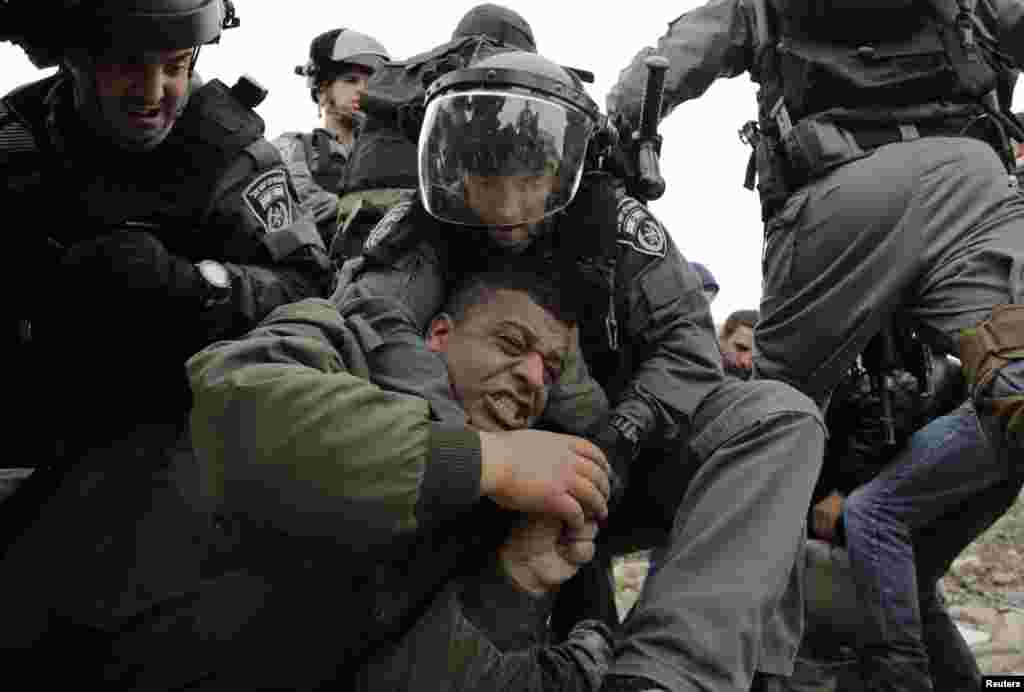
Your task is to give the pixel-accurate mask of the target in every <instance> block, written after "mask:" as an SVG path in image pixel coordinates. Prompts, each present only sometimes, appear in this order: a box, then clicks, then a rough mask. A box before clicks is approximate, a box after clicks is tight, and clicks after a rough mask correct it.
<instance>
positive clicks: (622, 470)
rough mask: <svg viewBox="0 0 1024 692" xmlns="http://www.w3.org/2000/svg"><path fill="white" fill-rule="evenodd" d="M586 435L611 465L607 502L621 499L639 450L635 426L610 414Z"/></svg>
mask: <svg viewBox="0 0 1024 692" xmlns="http://www.w3.org/2000/svg"><path fill="white" fill-rule="evenodd" d="M586 437H587V439H589V440H590V441H591V442H593V443H594V444H595V445H597V446H598V447H599V448H600V449H601V451H602V452H604V456H605V458H606V459H608V464H609V466H610V467H611V472H610V473H609V474H608V480H609V482H610V483H611V487H612V491H611V498H610V503H609V504H614V503H616V502H618V501H619V500H621V499H622V495H623V494H624V493H625V491H626V485H627V484H628V483H629V467H630V466H632V465H633V461H634V460H635V459H636V457H637V454H639V452H640V445H639V442H638V440H637V432H636V427H635V426H634V425H633V424H632V423H631V422H630V421H629V420H628V419H626V418H625V417H623V416H620V415H616V414H612V415H610V416H608V417H607V418H606V419H604V420H603V421H600V422H598V423H597V424H596V425H595V426H594V427H593V428H592V429H591V431H590V432H588V433H587V435H586Z"/></svg>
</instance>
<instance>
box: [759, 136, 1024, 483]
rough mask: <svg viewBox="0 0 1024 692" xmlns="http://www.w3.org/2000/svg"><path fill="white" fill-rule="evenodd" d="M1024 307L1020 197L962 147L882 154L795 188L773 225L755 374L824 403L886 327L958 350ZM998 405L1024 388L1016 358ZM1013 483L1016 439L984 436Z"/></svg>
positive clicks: (910, 146) (967, 144) (901, 147)
mask: <svg viewBox="0 0 1024 692" xmlns="http://www.w3.org/2000/svg"><path fill="white" fill-rule="evenodd" d="M1022 296H1024V197H1022V196H1021V195H1020V194H1019V193H1018V192H1017V191H1015V190H1014V189H1013V188H1012V187H1010V184H1009V178H1008V175H1007V173H1006V170H1005V168H1004V167H1003V166H1002V164H1001V163H1000V161H999V160H998V157H997V156H996V154H995V152H994V151H993V149H992V148H991V147H990V146H989V145H987V144H985V143H983V142H980V141H978V140H974V139H969V138H959V137H934V138H923V139H918V140H914V141H909V142H899V143H895V144H890V145H887V146H883V147H880V148H878V149H876V150H875V151H874V152H872V153H871V154H869V155H868V156H866V157H864V158H862V159H858V160H856V161H853V162H850V163H847V164H845V165H843V166H841V167H839V168H837V169H836V170H834V171H833V172H831V173H830V174H829V175H827V176H825V177H823V178H821V179H818V180H815V181H813V182H811V183H810V184H808V185H806V186H804V187H803V188H801V189H799V190H797V191H796V192H795V193H793V194H792V195H791V197H790V198H789V200H787V203H786V205H785V206H784V208H783V209H782V210H781V211H780V212H779V213H777V214H776V215H775V216H774V217H773V218H771V219H769V221H768V223H767V224H766V227H765V252H764V292H763V296H762V303H761V315H762V319H761V322H760V323H759V324H758V327H757V329H756V333H755V358H754V363H755V373H756V376H758V377H762V378H773V379H781V380H783V381H786V382H789V383H791V384H793V385H795V386H797V387H798V388H800V389H801V390H803V391H804V392H806V393H807V394H809V395H810V396H812V397H814V398H815V399H817V400H818V401H819V403H822V402H825V401H827V398H828V395H829V392H830V390H831V388H832V387H833V386H834V385H835V383H836V382H837V381H838V380H839V378H840V376H841V373H843V372H844V371H845V370H846V369H847V368H848V367H849V366H850V365H851V364H852V362H853V361H854V359H855V358H856V357H857V355H858V354H859V353H860V352H861V351H862V350H863V348H864V346H865V344H866V343H867V341H868V340H869V339H870V338H871V337H872V335H874V334H875V333H876V332H877V331H878V330H879V328H880V326H881V325H882V324H883V321H884V320H885V319H887V318H888V317H889V316H891V315H893V314H894V313H895V314H898V315H899V316H900V317H901V318H906V319H909V320H911V321H912V323H913V324H914V325H915V327H916V328H918V329H919V330H920V333H921V335H922V336H923V338H924V339H925V340H926V341H929V342H930V343H931V344H932V345H934V346H936V347H937V348H939V349H942V350H947V351H950V352H953V353H956V352H957V350H958V338H959V333H960V331H961V330H962V329H964V328H967V327H971V326H974V325H976V324H977V323H979V322H981V321H982V320H984V319H986V318H987V317H988V316H989V314H990V313H991V310H992V308H993V307H994V306H996V305H999V304H1005V303H1021V302H1024V299H1022ZM1003 373H1004V374H1007V375H1008V377H1005V378H1003V379H1002V380H1001V382H1000V384H1001V386H1003V387H1004V388H1003V390H1002V393H1001V395H1004V396H1005V395H1006V393H1007V391H1008V390H1009V391H1016V392H1021V391H1024V386H1022V384H1024V383H1022V382H1021V380H1022V379H1024V378H1022V375H1024V368H1022V363H1021V362H1020V361H1018V362H1016V363H1013V364H1011V365H1010V366H1008V367H1007V368H1004V370H1003ZM986 432H987V433H989V435H992V434H993V432H996V433H997V435H995V436H993V437H992V439H991V440H990V441H991V443H992V446H993V448H994V449H996V450H997V453H998V454H999V458H1000V461H999V463H1001V464H1005V465H1009V467H1010V468H1007V469H1006V471H1007V472H1008V474H1009V475H1010V477H1012V476H1013V475H1014V474H1016V473H1019V472H1020V470H1021V469H1024V466H1022V465H1021V464H1020V455H1021V452H1020V449H1019V445H1020V440H1019V439H1014V438H1013V437H1009V438H1002V436H1001V433H999V432H998V428H997V427H995V426H991V425H989V426H986Z"/></svg>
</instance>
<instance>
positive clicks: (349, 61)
mask: <svg viewBox="0 0 1024 692" xmlns="http://www.w3.org/2000/svg"><path fill="white" fill-rule="evenodd" d="M390 59H391V56H390V55H389V54H388V51H387V49H386V48H384V46H383V45H382V44H381V43H380V41H378V40H377V39H375V38H373V37H372V36H368V35H366V34H363V33H360V32H358V31H353V30H352V29H332V30H331V31H327V32H324V33H322V34H320V35H319V36H317V37H316V38H314V39H313V41H312V42H311V43H310V44H309V60H308V61H307V62H306V64H305V65H299V66H297V67H296V68H295V74H297V75H300V76H304V77H306V86H307V87H309V95H310V97H311V98H312V99H313V103H317V102H318V99H317V93H318V92H319V88H320V85H321V84H323V83H324V82H330V81H333V80H334V79H337V78H338V77H339V76H340V75H341V74H343V73H344V72H345V71H346V70H347V69H349V68H350V67H351V66H352V65H359V66H361V67H365V68H366V69H368V70H370V71H371V72H372V71H374V70H375V69H377V67H378V66H380V64H381V63H382V62H384V61H387V60H390Z"/></svg>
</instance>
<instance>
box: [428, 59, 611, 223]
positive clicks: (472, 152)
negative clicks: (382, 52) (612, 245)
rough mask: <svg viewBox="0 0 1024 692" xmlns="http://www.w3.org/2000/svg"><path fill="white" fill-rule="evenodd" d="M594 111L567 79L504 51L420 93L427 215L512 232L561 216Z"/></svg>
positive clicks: (546, 64) (545, 64) (540, 62)
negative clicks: (423, 94) (423, 96)
mask: <svg viewBox="0 0 1024 692" xmlns="http://www.w3.org/2000/svg"><path fill="white" fill-rule="evenodd" d="M598 115H599V113H598V108H597V105H596V104H595V103H594V101H593V99H591V98H590V96H589V95H587V93H586V92H585V91H583V89H582V85H581V82H580V81H579V79H578V78H577V77H576V76H575V75H574V74H572V73H571V72H570V71H568V70H566V69H564V68H562V67H560V66H558V65H556V64H555V63H553V62H551V61H550V60H547V59H546V58H543V57H541V56H539V55H537V54H536V53H530V52H525V51H510V52H504V53H497V54H495V55H492V56H490V57H487V58H485V59H483V60H481V61H480V62H478V63H476V64H474V65H473V66H472V67H469V68H465V69H460V70H455V71H452V72H449V73H448V74H446V75H444V76H442V77H440V78H438V79H437V80H436V81H434V82H433V83H432V84H431V85H430V87H429V88H428V89H427V95H426V110H425V114H424V118H423V126H422V128H421V129H420V136H419V147H418V148H419V152H418V156H419V166H418V172H419V187H420V193H421V195H422V198H423V204H424V207H425V208H426V210H427V212H429V213H430V214H431V215H432V216H434V217H435V218H437V219H439V220H441V221H444V222H448V223H454V224H459V225H467V226H483V227H488V228H512V227H518V226H523V225H528V224H536V223H537V222H539V221H541V220H543V219H544V218H547V217H549V216H550V215H552V214H554V213H556V212H558V211H560V210H562V209H564V208H565V207H566V206H568V204H569V202H570V201H572V198H573V196H574V195H575V194H576V189H577V187H578V186H579V181H580V177H581V174H582V171H583V164H584V159H585V157H586V151H587V144H588V142H589V140H590V138H591V135H592V134H593V132H594V129H595V125H596V123H597V119H598Z"/></svg>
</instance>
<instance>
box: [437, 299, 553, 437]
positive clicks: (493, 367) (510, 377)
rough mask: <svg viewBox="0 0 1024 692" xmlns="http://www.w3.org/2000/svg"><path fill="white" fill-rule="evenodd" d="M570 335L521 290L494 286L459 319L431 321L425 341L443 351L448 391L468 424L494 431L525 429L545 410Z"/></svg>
mask: <svg viewBox="0 0 1024 692" xmlns="http://www.w3.org/2000/svg"><path fill="white" fill-rule="evenodd" d="M570 334H571V329H570V327H569V326H568V325H567V324H565V323H564V322H560V321H558V320H557V319H555V317H554V316H553V315H551V313H549V312H548V311H546V310H544V309H543V308H541V307H540V306H539V305H537V304H536V303H535V302H533V300H532V299H531V298H530V297H529V296H528V295H527V294H526V293H525V292H522V291H514V290H506V289H498V290H496V291H494V293H493V294H492V296H491V297H490V299H489V300H487V301H486V302H484V303H481V304H478V305H474V306H472V307H471V308H469V310H467V312H466V314H465V316H464V317H463V319H462V320H460V321H459V322H458V323H453V322H452V320H451V318H449V317H448V316H446V315H442V316H440V317H438V318H437V319H435V320H434V322H433V323H432V324H431V327H430V333H429V335H428V345H429V346H430V348H431V349H432V350H434V351H438V352H444V353H446V354H447V358H448V373H449V379H450V381H451V385H452V392H453V395H454V396H455V398H456V399H457V400H458V401H459V402H460V403H461V404H462V407H463V409H464V410H465V411H466V415H467V416H468V418H469V423H470V425H472V426H473V427H475V428H477V429H478V430H482V431H485V432H498V431H502V430H517V429H521V428H526V427H529V426H530V425H532V424H533V422H534V421H535V420H536V419H537V418H538V417H539V416H540V414H541V413H542V412H543V411H544V406H545V405H546V404H547V395H548V388H549V387H550V386H551V385H552V384H553V383H554V382H555V380H557V379H558V377H559V376H560V375H561V370H562V364H563V362H564V361H565V358H566V356H567V355H568V351H569V345H570Z"/></svg>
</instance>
